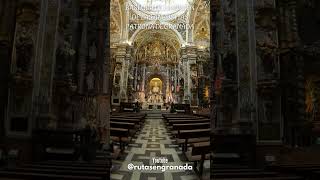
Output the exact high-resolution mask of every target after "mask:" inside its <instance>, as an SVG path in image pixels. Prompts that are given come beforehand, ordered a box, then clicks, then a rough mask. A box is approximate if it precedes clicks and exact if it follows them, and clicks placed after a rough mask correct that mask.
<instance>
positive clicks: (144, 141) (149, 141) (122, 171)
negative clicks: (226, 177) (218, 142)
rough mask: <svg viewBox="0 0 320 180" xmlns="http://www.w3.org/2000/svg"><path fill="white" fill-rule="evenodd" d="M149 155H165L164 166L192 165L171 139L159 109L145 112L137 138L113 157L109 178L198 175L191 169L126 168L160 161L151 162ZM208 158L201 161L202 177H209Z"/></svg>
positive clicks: (165, 179) (160, 179)
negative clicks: (121, 152) (139, 169)
mask: <svg viewBox="0 0 320 180" xmlns="http://www.w3.org/2000/svg"><path fill="white" fill-rule="evenodd" d="M153 157H155V158H156V157H163V158H166V159H168V163H167V164H163V165H166V166H171V165H185V164H186V163H188V164H190V165H192V163H190V162H186V161H184V156H183V154H182V152H181V149H180V148H178V147H177V146H176V145H174V144H173V143H172V140H171V139H170V137H169V136H168V133H167V130H166V128H165V126H164V124H163V120H162V116H161V113H160V112H158V113H154V112H153V113H152V112H149V113H148V116H147V118H146V122H145V125H144V128H143V129H142V131H141V132H140V134H139V135H138V137H137V139H134V140H133V143H132V144H130V145H129V147H128V148H127V149H126V151H125V153H124V154H123V155H122V156H121V158H120V160H114V161H113V162H112V163H113V170H112V175H111V179H112V180H130V179H132V180H138V179H141V180H196V179H199V178H198V177H197V176H196V174H195V173H194V172H193V171H190V170H188V171H180V170H167V171H166V172H162V171H161V170H155V171H143V170H142V171H137V170H136V171H129V170H128V164H130V163H132V164H134V165H136V166H137V165H142V164H143V165H161V164H153V163H152V158H153ZM208 166H209V162H205V167H206V169H205V177H209V175H208V173H209V168H208Z"/></svg>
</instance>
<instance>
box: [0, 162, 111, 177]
mask: <svg viewBox="0 0 320 180" xmlns="http://www.w3.org/2000/svg"><path fill="white" fill-rule="evenodd" d="M110 166H111V162H109V161H92V162H90V163H89V162H81V161H43V162H33V163H22V164H18V165H16V166H8V167H4V168H2V169H1V170H0V179H6V180H18V179H19V180H22V179H23V180H29V179H30V180H31V179H32V180H43V179H54V180H57V179H59V180H108V179H110Z"/></svg>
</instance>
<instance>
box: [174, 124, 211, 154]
mask: <svg viewBox="0 0 320 180" xmlns="http://www.w3.org/2000/svg"><path fill="white" fill-rule="evenodd" d="M210 132H211V129H210V128H208V129H193V130H179V131H178V140H179V139H180V140H182V142H181V143H182V150H183V151H184V152H185V151H187V148H188V143H197V142H204V141H209V140H210ZM178 143H180V142H178Z"/></svg>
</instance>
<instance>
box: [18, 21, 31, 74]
mask: <svg viewBox="0 0 320 180" xmlns="http://www.w3.org/2000/svg"><path fill="white" fill-rule="evenodd" d="M28 28H29V27H26V26H20V28H18V33H17V34H18V35H17V36H18V37H17V40H16V52H17V58H16V63H17V71H18V72H28V71H29V68H30V67H29V66H30V63H31V60H32V56H33V49H34V46H33V42H32V32H31V30H30V29H28Z"/></svg>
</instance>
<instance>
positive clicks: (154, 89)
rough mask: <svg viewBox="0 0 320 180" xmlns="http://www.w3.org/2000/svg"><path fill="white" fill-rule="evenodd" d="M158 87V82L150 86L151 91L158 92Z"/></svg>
mask: <svg viewBox="0 0 320 180" xmlns="http://www.w3.org/2000/svg"><path fill="white" fill-rule="evenodd" d="M159 90H160V87H159V86H158V82H155V83H154V86H153V88H152V92H153V93H159Z"/></svg>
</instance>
